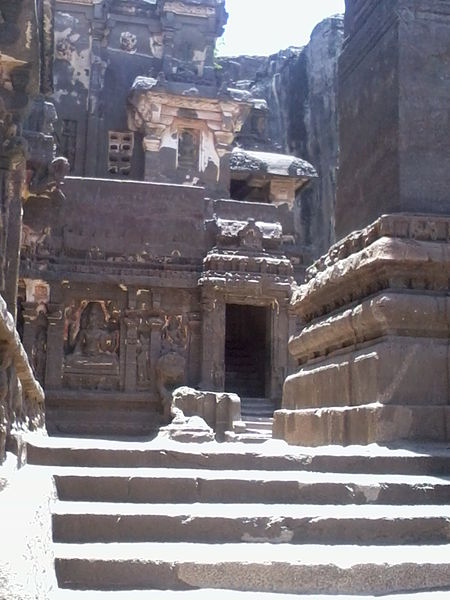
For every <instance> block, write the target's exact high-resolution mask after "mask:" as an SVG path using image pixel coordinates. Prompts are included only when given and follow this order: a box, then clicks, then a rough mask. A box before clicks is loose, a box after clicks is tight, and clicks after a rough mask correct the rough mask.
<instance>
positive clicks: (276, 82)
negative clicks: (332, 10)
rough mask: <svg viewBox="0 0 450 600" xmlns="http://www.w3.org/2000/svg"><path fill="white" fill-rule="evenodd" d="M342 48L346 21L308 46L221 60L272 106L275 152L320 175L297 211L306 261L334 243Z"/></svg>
mask: <svg viewBox="0 0 450 600" xmlns="http://www.w3.org/2000/svg"><path fill="white" fill-rule="evenodd" d="M342 44H343V17H342V16H334V17H330V18H328V19H325V20H324V21H322V22H321V23H320V24H319V25H317V27H316V28H315V29H314V31H313V33H312V35H311V40H310V42H309V44H308V45H307V46H305V47H304V48H288V49H287V50H282V51H280V52H279V53H278V54H274V55H272V56H269V57H266V56H239V57H230V58H228V57H225V58H221V59H219V63H220V66H221V67H222V69H221V73H222V78H223V80H224V81H231V82H238V81H245V82H246V83H245V84H244V83H242V84H240V85H245V86H246V87H249V88H250V89H252V92H253V94H254V95H255V96H256V97H260V98H264V99H265V100H266V101H267V104H268V109H269V110H268V121H267V129H266V135H267V138H268V142H269V141H270V142H269V144H268V146H269V147H271V148H272V149H273V150H274V151H280V152H287V153H290V154H295V155H297V156H301V157H302V158H304V159H306V160H308V161H309V162H311V163H312V164H313V165H314V166H315V167H316V169H317V170H318V173H319V179H318V181H317V182H316V183H313V184H311V185H310V187H309V188H308V189H307V190H305V191H303V192H302V194H301V199H300V198H299V199H298V200H297V202H298V205H299V208H298V210H296V211H295V213H294V214H295V215H296V217H295V218H296V219H299V221H300V222H299V226H300V231H301V244H302V246H303V248H304V253H305V260H306V262H308V260H312V259H313V258H315V257H318V256H319V255H321V254H323V253H324V252H326V251H327V250H328V248H329V247H330V245H331V244H332V243H333V242H334V241H335V239H334V211H335V198H336V171H337V160H338V135H337V61H338V57H339V54H340V52H341V49H342Z"/></svg>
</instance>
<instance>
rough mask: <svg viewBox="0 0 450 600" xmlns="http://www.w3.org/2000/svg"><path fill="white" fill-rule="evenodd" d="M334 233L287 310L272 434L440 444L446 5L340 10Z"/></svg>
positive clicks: (444, 389)
mask: <svg viewBox="0 0 450 600" xmlns="http://www.w3.org/2000/svg"><path fill="white" fill-rule="evenodd" d="M345 29H346V31H345V33H346V43H345V46H344V50H343V53H342V56H341V59H340V64H339V82H340V97H339V122H340V148H341V156H340V169H339V177H338V196H337V205H336V230H337V235H338V236H346V237H344V238H343V239H341V241H340V242H338V243H337V244H336V245H335V246H333V247H332V248H331V249H330V251H329V252H328V255H327V256H325V257H323V258H322V259H320V260H319V261H317V262H316V263H315V264H314V265H313V266H312V267H310V268H309V269H308V271H307V275H306V283H305V284H304V285H303V286H301V287H300V288H299V289H298V290H297V291H296V293H295V295H294V299H293V302H292V309H293V311H294V312H295V313H296V315H297V317H298V319H299V321H300V322H301V325H302V329H301V331H300V332H299V333H298V334H296V335H295V336H294V337H293V338H292V339H291V342H290V351H291V353H292V355H293V356H294V358H295V360H296V361H297V365H298V371H297V372H296V373H295V374H293V375H291V376H290V377H288V378H287V380H286V382H285V386H284V393H283V410H281V411H278V412H277V413H276V414H275V422H274V435H275V437H279V438H283V439H285V440H287V441H288V442H291V443H295V444H303V445H321V444H366V443H372V442H377V443H388V442H398V441H400V440H431V441H441V442H443V441H446V440H449V439H450V397H449V393H450V392H449V390H450V383H449V382H450V362H449V360H448V356H449V354H450V343H449V341H450V304H449V297H448V289H449V281H450V246H449V242H450V216H449V215H450V193H449V190H450V154H449V152H448V140H449V139H450V120H449V119H448V81H449V79H450V63H449V61H448V60H446V58H445V57H446V56H447V52H448V40H449V39H450V5H448V3H446V2H436V1H434V0H347V14H346V18H345Z"/></svg>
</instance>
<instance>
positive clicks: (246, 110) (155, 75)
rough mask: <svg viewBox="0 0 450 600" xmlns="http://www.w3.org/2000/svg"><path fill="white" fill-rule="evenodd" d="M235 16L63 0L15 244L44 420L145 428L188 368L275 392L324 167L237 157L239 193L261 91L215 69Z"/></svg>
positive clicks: (193, 380) (107, 428)
mask: <svg viewBox="0 0 450 600" xmlns="http://www.w3.org/2000/svg"><path fill="white" fill-rule="evenodd" d="M226 18H227V15H226V12H225V3H224V1H223V0H201V1H199V0H195V1H194V0H182V1H176V2H174V1H169V0H155V1H154V2H153V1H152V2H142V1H141V0H131V1H127V2H124V1H122V0H108V1H107V0H100V1H99V2H91V1H86V2H79V0H76V1H75V0H56V3H55V18H54V60H53V63H52V67H53V84H54V93H53V96H52V99H53V103H54V104H51V103H50V102H49V101H48V99H47V98H44V97H39V98H37V100H36V102H35V105H34V107H33V110H32V111H31V114H30V117H29V129H30V140H31V141H32V142H33V143H35V145H36V149H38V148H39V147H40V148H41V151H38V150H36V152H34V153H33V155H32V156H33V161H31V160H30V162H29V166H30V170H32V175H31V185H30V195H29V198H28V201H27V204H26V207H25V212H24V227H23V234H22V254H21V277H22V280H21V290H22V292H21V295H22V307H21V314H22V317H23V318H22V322H23V335H24V340H25V343H26V347H27V350H28V352H29V355H30V357H31V358H32V361H33V364H34V367H35V370H36V373H37V375H38V377H39V379H40V381H42V383H43V384H44V386H45V390H46V398H47V427H48V430H49V431H50V432H62V433H102V434H117V433H123V434H129V433H133V434H135V433H137V434H144V433H149V432H151V431H153V430H155V429H157V428H158V426H159V425H160V424H161V423H164V422H165V421H167V420H168V419H170V407H171V402H172V393H173V391H174V389H175V388H178V387H180V386H184V385H186V386H190V387H192V388H200V387H204V388H205V389H206V390H210V391H213V392H225V391H226V392H235V391H240V393H241V395H244V396H248V397H259V398H261V399H262V400H266V401H267V400H270V401H271V402H272V403H273V405H274V406H276V405H279V402H280V399H281V387H282V382H283V380H284V378H285V377H286V375H287V374H288V373H289V372H290V359H289V357H288V353H287V340H288V335H289V332H290V329H291V328H292V318H291V316H290V312H289V301H290V297H291V292H292V284H293V282H294V271H295V269H296V268H297V267H298V266H299V265H300V263H301V257H300V256H298V255H297V254H296V253H295V250H294V251H293V250H292V249H293V248H296V247H297V246H296V245H295V243H294V242H295V239H294V238H295V236H296V235H297V233H298V232H297V229H296V224H295V219H294V217H293V212H292V208H293V204H294V199H295V195H296V194H297V192H299V190H300V189H301V188H303V187H304V186H305V185H306V184H307V183H308V182H309V180H310V179H312V178H314V177H315V176H316V172H315V170H314V168H313V167H312V166H311V165H309V164H308V163H306V162H305V161H302V160H301V159H297V158H295V157H283V156H281V155H276V154H275V155H274V154H267V153H259V155H258V157H255V156H251V157H249V156H247V158H246V159H245V160H244V161H243V162H242V161H238V163H239V164H238V166H237V167H236V161H234V162H233V161H231V169H235V172H236V173H237V172H238V171H239V173H238V175H236V177H237V178H238V179H239V182H240V183H239V187H240V190H241V193H240V197H239V198H238V199H236V200H232V199H231V198H230V192H231V188H232V184H231V173H230V159H231V157H232V151H233V147H234V144H235V137H236V135H237V134H238V133H239V131H240V129H241V127H242V125H243V123H244V122H245V120H246V119H247V117H248V115H249V114H250V111H251V109H252V107H255V106H256V105H258V100H257V99H256V100H255V99H254V98H252V96H251V94H250V93H249V92H246V91H243V90H242V89H234V88H228V87H227V86H225V85H224V86H221V85H220V77H219V76H218V71H217V65H215V58H214V48H215V43H216V39H217V37H218V36H220V35H221V33H222V31H223V27H224V24H225V22H226ZM42 150H45V152H44V151H42ZM60 151H61V152H62V151H63V152H64V153H65V158H64V159H61V158H55V157H57V154H58V153H59V152H60ZM242 152H244V151H242ZM69 160H70V161H71V163H72V164H69V162H68V161H69ZM243 163H245V164H243ZM250 163H251V168H250V169H247V170H246V169H245V168H244V167H245V166H248V164H250ZM31 167H32V169H31ZM69 170H70V172H71V173H72V175H71V176H68V173H69ZM247 184H248V185H247ZM263 188H264V190H265V189H266V188H270V193H269V194H267V195H264V193H260V194H259V195H258V191H256V192H255V190H262V189H263ZM252 193H253V195H252ZM288 255H289V258H288ZM249 320H250V321H249ZM249 322H251V326H248V323H249ZM253 328H255V331H257V334H255V335H253V333H252V330H253ZM246 365H247V366H249V368H250V371H252V374H251V376H250V377H248V378H246V377H245V368H246ZM263 371H264V372H263Z"/></svg>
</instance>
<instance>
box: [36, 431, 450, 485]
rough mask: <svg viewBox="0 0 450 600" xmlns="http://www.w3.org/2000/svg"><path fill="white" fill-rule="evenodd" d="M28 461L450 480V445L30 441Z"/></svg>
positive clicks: (89, 465)
mask: <svg viewBox="0 0 450 600" xmlns="http://www.w3.org/2000/svg"><path fill="white" fill-rule="evenodd" d="M24 443H25V445H26V450H27V460H28V463H29V464H34V465H52V466H53V465H60V466H80V467H81V466H86V467H123V468H124V467H156V468H162V467H164V468H173V469H179V468H180V467H184V468H202V467H203V468H207V469H210V470H221V469H234V471H242V470H259V469H261V470H266V471H268V470H273V471H300V470H301V471H315V472H330V473H342V472H349V473H372V474H377V473H378V474H386V473H391V474H395V473H402V474H410V475H423V474H434V475H440V474H443V475H448V474H449V473H450V448H449V446H448V445H441V444H427V445H413V446H411V447H410V448H398V449H388V448H384V447H380V446H375V445H371V446H366V447H362V446H353V447H352V446H349V447H346V448H342V447H338V446H328V447H323V448H315V449H312V448H300V447H292V446H288V445H287V444H285V443H283V442H280V441H278V440H273V441H272V442H271V444H270V447H269V446H267V444H266V447H265V449H264V451H261V450H256V449H255V450H250V449H249V448H248V447H245V446H240V445H239V444H233V445H228V444H189V446H186V445H180V444H176V443H175V442H171V441H168V440H161V439H157V440H154V441H149V440H148V439H142V440H133V441H129V440H126V441H118V440H100V439H80V438H66V437H50V438H46V437H43V436H40V435H35V434H32V435H28V436H25V438H24Z"/></svg>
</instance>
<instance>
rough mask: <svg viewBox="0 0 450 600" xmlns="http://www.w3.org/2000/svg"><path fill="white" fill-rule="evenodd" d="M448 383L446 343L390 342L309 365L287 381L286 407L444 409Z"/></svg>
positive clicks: (421, 340)
mask: <svg viewBox="0 0 450 600" xmlns="http://www.w3.org/2000/svg"><path fill="white" fill-rule="evenodd" d="M448 378H449V371H448V342H447V341H445V340H440V339H436V338H431V339H427V338H407V337H388V338H386V339H383V340H382V341H379V340H376V341H375V342H374V343H368V344H366V345H365V346H364V347H363V348H361V349H357V350H353V349H350V350H349V351H342V350H341V351H338V352H336V353H334V354H333V355H332V356H330V357H327V358H323V359H316V360H315V361H312V362H311V363H308V364H306V365H305V366H304V367H302V368H301V369H300V370H299V372H298V373H296V374H294V375H292V376H290V377H288V378H287V380H286V382H285V385H284V399H283V407H284V408H290V409H299V408H316V407H317V408H318V407H323V406H358V405H363V404H370V403H371V402H379V403H380V404H405V405H420V404H424V403H426V404H430V405H445V404H447V402H448Z"/></svg>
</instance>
